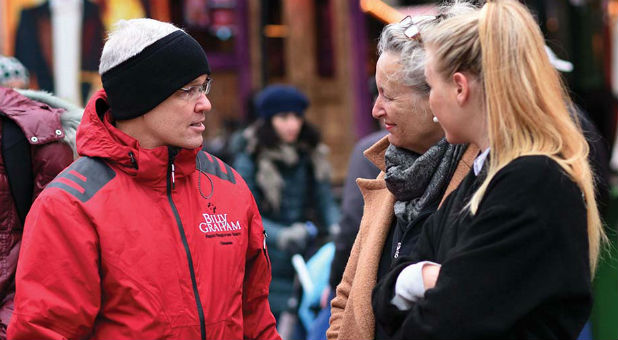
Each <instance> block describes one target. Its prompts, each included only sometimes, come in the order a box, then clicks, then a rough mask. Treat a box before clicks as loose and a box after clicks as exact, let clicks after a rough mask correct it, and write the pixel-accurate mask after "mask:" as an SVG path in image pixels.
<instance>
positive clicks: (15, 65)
mask: <svg viewBox="0 0 618 340" xmlns="http://www.w3.org/2000/svg"><path fill="white" fill-rule="evenodd" d="M13 80H18V81H22V82H23V83H24V87H28V83H29V82H30V77H29V75H28V70H26V68H25V67H24V65H22V63H20V62H19V60H17V59H15V58H13V57H6V56H3V55H0V86H7V87H8V86H10V85H11V84H9V82H11V81H13Z"/></svg>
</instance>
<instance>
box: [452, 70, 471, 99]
mask: <svg viewBox="0 0 618 340" xmlns="http://www.w3.org/2000/svg"><path fill="white" fill-rule="evenodd" d="M453 84H454V85H455V91H456V92H457V93H456V99H457V104H459V105H460V106H461V105H464V104H465V103H466V101H467V100H468V98H469V97H470V84H469V79H468V77H466V75H465V74H463V73H461V72H455V73H454V74H453Z"/></svg>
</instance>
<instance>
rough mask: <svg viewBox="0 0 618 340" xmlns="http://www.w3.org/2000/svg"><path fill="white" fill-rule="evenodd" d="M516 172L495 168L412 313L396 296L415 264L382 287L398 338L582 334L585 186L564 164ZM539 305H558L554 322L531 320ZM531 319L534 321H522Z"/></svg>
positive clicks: (381, 316)
mask: <svg viewBox="0 0 618 340" xmlns="http://www.w3.org/2000/svg"><path fill="white" fill-rule="evenodd" d="M514 162H515V161H514ZM556 167H557V165H556ZM512 170H513V169H512V168H511V169H510V170H507V167H505V168H504V169H502V170H501V171H500V172H498V174H496V176H495V177H494V179H492V182H491V184H490V185H489V187H488V189H487V192H486V194H485V197H484V199H483V201H482V203H481V206H480V207H479V210H478V212H477V214H476V215H475V216H474V217H470V216H465V217H462V218H463V219H465V222H463V223H470V224H469V225H468V226H466V228H465V229H463V230H462V231H460V232H463V233H464V235H462V236H461V237H459V240H460V241H459V242H458V243H457V245H456V246H455V247H453V248H451V249H450V250H449V251H448V253H447V255H446V257H445V258H444V259H443V263H442V268H441V271H440V274H439V277H438V280H437V282H436V286H435V287H434V288H432V289H429V290H427V291H426V292H425V296H424V298H422V299H420V300H419V301H417V302H415V303H412V307H411V309H409V310H407V311H400V310H398V309H397V308H396V307H395V306H393V305H392V304H391V303H390V301H391V300H392V298H393V296H394V294H393V291H394V285H395V282H396V280H397V276H398V274H399V272H401V270H403V269H404V268H405V267H406V266H407V265H408V264H411V263H402V264H399V265H398V266H397V267H395V268H394V269H393V270H392V271H391V272H390V273H389V274H388V275H387V277H386V278H385V279H384V280H382V281H381V282H380V283H379V284H378V285H377V286H376V288H374V290H373V296H372V304H373V308H374V312H375V315H376V320H377V322H379V323H380V324H381V325H382V326H383V327H384V328H385V330H386V331H387V332H388V333H389V334H390V335H391V336H392V338H393V339H416V338H432V339H433V338H442V339H455V338H461V339H475V338H488V337H489V338H502V337H508V338H526V337H534V338H571V337H572V338H575V337H576V336H577V333H578V332H579V330H580V329H581V327H583V323H584V322H585V320H586V318H587V315H588V313H589V312H590V308H589V307H590V306H591V301H590V268H589V265H588V246H587V243H588V241H587V234H586V229H587V228H586V210H585V207H584V204H583V202H582V199H581V193H580V191H579V189H578V188H577V186H576V185H575V184H574V183H573V182H572V181H570V179H568V178H567V177H566V176H565V175H564V174H561V173H559V170H557V169H556V168H552V169H548V168H547V167H545V168H541V169H540V170H539V171H535V172H529V171H518V170H515V171H512ZM446 213H448V212H445V214H446ZM451 213H452V212H451ZM445 233H446V231H445ZM439 243H440V242H439V240H438V242H437V244H438V246H439ZM446 246H449V245H446ZM416 260H424V259H416ZM548 304H549V307H548V306H547V305H548ZM551 304H553V305H551ZM557 306H562V307H558V308H556V307H557ZM574 306H575V307H574ZM540 307H543V308H545V309H546V310H547V309H548V308H553V309H552V313H551V315H547V319H546V320H541V321H534V320H527V319H526V318H528V319H529V318H530V317H529V316H528V315H530V314H531V313H534V311H535V310H536V309H537V308H540ZM537 316H538V315H537ZM526 322H527V323H528V324H530V323H532V324H535V325H536V326H535V327H536V328H534V327H533V328H532V329H528V330H522V329H519V328H518V324H520V323H526ZM548 323H551V325H550V324H548ZM556 330H557V332H558V333H556V334H554V333H552V332H554V331H556ZM521 331H524V332H525V331H530V332H532V333H533V334H529V333H525V334H519V333H517V332H521ZM562 331H565V332H564V333H560V332H562Z"/></svg>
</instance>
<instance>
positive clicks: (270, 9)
mask: <svg viewBox="0 0 618 340" xmlns="http://www.w3.org/2000/svg"><path fill="white" fill-rule="evenodd" d="M67 1H68V2H76V1H77V2H83V1H87V2H92V3H95V4H96V5H98V7H99V9H100V12H101V17H102V18H101V20H102V22H103V24H104V26H105V28H109V27H110V25H111V24H112V23H113V22H114V21H116V20H117V19H120V18H133V17H143V16H147V17H152V18H155V19H159V20H165V21H171V22H173V23H175V24H177V25H178V26H180V27H182V28H184V29H185V30H187V31H188V32H189V33H190V34H191V35H193V36H194V37H195V38H196V39H197V40H198V41H199V42H200V43H201V44H202V45H203V46H204V48H205V50H206V52H207V54H208V57H209V61H210V63H211V66H212V69H213V78H214V79H215V82H214V84H213V85H214V86H213V90H212V93H211V96H210V97H211V100H212V102H213V107H214V109H213V113H212V114H209V115H207V123H208V128H207V130H206V131H207V132H206V137H207V139H211V138H217V137H218V136H221V135H225V133H226V131H225V129H226V128H228V127H229V126H237V125H239V124H243V123H247V122H248V121H250V120H251V119H252V118H253V117H252V110H251V104H250V102H251V96H252V94H253V93H255V92H257V91H259V90H260V89H262V88H263V87H264V86H266V85H268V84H272V83H287V84H291V85H295V86H297V87H299V88H300V89H301V90H302V91H303V92H305V93H307V94H308V96H309V98H310V99H311V106H310V108H309V110H308V112H307V118H308V119H309V120H310V121H311V122H313V123H315V124H317V125H318V126H319V127H320V128H321V130H322V133H323V136H324V140H325V142H326V143H327V144H328V145H329V146H330V147H331V153H332V155H331V161H332V163H333V164H334V166H335V178H334V179H335V181H338V182H341V181H342V180H343V177H344V176H345V169H346V165H347V160H348V154H349V152H350V151H351V148H352V146H353V144H354V142H355V141H356V140H358V139H359V138H360V137H362V136H364V135H366V134H368V133H369V132H372V131H374V130H375V129H376V127H377V125H376V124H375V122H374V121H373V118H372V117H371V104H372V103H371V95H370V90H369V80H370V79H371V77H373V74H374V71H375V62H376V59H377V56H376V46H375V45H376V42H377V38H378V36H379V33H380V31H381V29H382V27H383V24H382V23H381V22H379V21H378V20H376V19H373V18H372V17H371V16H369V15H366V14H364V13H363V12H362V11H361V6H360V3H361V1H360V0H358V1H356V0H354V1H353V0H0V47H1V52H2V53H3V54H5V55H14V52H15V46H16V41H15V36H16V31H17V28H18V26H19V22H20V13H22V12H21V11H22V10H23V9H24V8H29V7H33V6H41V5H43V6H45V5H46V4H49V3H57V2H67ZM385 2H386V3H388V4H389V5H391V6H394V7H396V8H399V9H402V10H407V9H409V8H412V7H414V6H418V5H423V4H432V3H437V2H436V1H415V0H399V1H394V0H391V1H385ZM524 2H525V3H526V4H527V5H528V6H529V7H530V8H531V9H533V11H534V12H535V13H536V15H537V17H538V19H539V23H540V25H541V27H542V29H543V31H544V33H545V34H546V36H547V38H548V44H549V45H550V46H551V47H552V49H553V50H554V51H555V52H556V54H557V55H558V57H560V58H562V59H566V60H569V61H571V62H572V63H573V64H574V70H573V72H571V73H569V74H565V77H566V80H567V82H568V85H569V88H570V89H571V91H572V93H573V97H574V99H575V101H576V102H577V103H578V104H579V105H580V106H582V107H583V108H584V109H585V110H586V111H587V112H588V113H589V114H590V115H591V117H592V120H593V121H594V122H595V123H596V124H597V126H598V127H599V130H600V131H601V132H602V134H603V136H604V137H606V138H607V140H608V142H611V141H613V139H614V136H615V130H616V129H615V126H616V105H615V98H616V96H615V93H616V92H618V91H613V92H612V86H613V88H618V86H617V85H615V84H613V83H615V82H618V80H615V79H618V76H616V77H614V76H613V73H612V67H611V66H612V63H613V62H614V59H616V58H615V57H614V56H613V55H612V53H611V49H612V46H613V43H612V36H613V35H612V34H614V35H616V34H617V33H616V32H615V31H618V30H615V29H613V27H614V26H615V23H616V21H617V20H616V18H617V17H618V0H569V1H551V0H527V1H524ZM613 72H614V73H616V71H615V70H614V71H613ZM79 76H80V78H81V79H80V80H81V81H88V82H90V83H92V85H93V86H92V88H93V89H94V88H97V87H98V86H100V83H98V77H97V76H96V73H95V74H93V73H92V72H83V71H82V72H81V73H80V75H79ZM34 83H35V84H36V81H35V82H34ZM78 104H82V103H78Z"/></svg>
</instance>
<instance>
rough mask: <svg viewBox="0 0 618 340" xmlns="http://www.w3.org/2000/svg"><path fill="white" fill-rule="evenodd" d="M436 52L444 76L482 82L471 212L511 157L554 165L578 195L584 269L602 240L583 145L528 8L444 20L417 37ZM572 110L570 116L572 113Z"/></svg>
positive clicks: (503, 3) (506, 5) (487, 9)
mask: <svg viewBox="0 0 618 340" xmlns="http://www.w3.org/2000/svg"><path fill="white" fill-rule="evenodd" d="M423 40H424V42H425V43H426V44H427V45H430V46H431V47H435V56H436V66H437V67H436V69H437V72H438V73H439V74H440V75H441V76H443V77H450V76H452V75H453V74H454V73H455V72H462V71H467V72H470V73H472V74H474V75H475V76H477V77H478V78H479V80H480V81H482V84H483V88H484V99H485V110H486V113H487V127H488V135H489V145H490V148H491V151H492V152H491V157H490V160H489V169H488V173H487V177H486V179H485V180H484V182H483V183H482V184H481V186H480V187H479V189H478V190H477V191H476V192H475V193H474V195H473V196H472V199H471V201H470V205H469V206H470V211H471V213H472V214H475V213H476V212H477V210H478V207H479V204H480V202H481V200H482V199H483V195H484V194H485V191H486V190H487V186H488V185H489V182H490V181H491V180H492V178H493V177H494V176H495V175H496V173H497V172H498V171H499V170H500V169H502V168H503V167H504V166H506V165H507V164H508V163H510V162H511V161H512V160H514V159H515V158H518V157H520V156H524V155H545V156H547V157H550V158H551V159H553V160H554V161H556V162H557V163H558V164H559V165H560V166H561V167H562V168H563V169H564V171H565V172H566V173H567V174H568V175H569V176H570V177H571V179H572V180H573V181H574V182H575V183H577V185H578V186H579V188H580V190H581V191H582V192H583V194H584V199H585V202H586V209H587V220H588V244H589V258H590V269H591V271H592V273H594V270H595V268H596V263H597V258H598V255H599V249H600V243H601V239H605V234H604V232H603V228H602V224H601V220H600V217H599V211H598V209H597V204H596V201H595V196H594V183H593V182H594V181H593V175H592V171H591V169H590V165H589V163H588V159H587V156H588V151H589V147H588V143H587V142H586V139H585V138H584V135H583V133H582V131H581V128H580V126H579V122H578V120H577V117H574V116H575V115H573V116H571V114H570V113H569V109H570V108H571V109H572V103H571V100H570V98H569V96H568V94H567V91H566V89H565V86H564V84H563V83H562V80H561V78H560V75H559V74H558V72H557V71H556V70H555V69H554V68H553V67H552V65H551V63H550V62H549V58H548V57H547V54H546V52H545V49H544V47H545V42H544V39H543V35H542V34H541V31H540V29H539V27H538V25H537V24H536V22H535V21H534V19H533V17H532V15H531V14H530V12H529V11H528V10H527V9H526V7H525V6H524V5H522V4H520V3H519V2H517V1H513V0H497V1H489V2H487V3H486V4H485V5H484V6H483V8H482V9H481V10H480V11H477V12H475V13H474V14H471V15H465V16H458V17H453V18H450V19H447V20H445V21H443V22H442V23H440V24H438V25H437V26H436V27H434V28H433V29H432V30H431V31H427V32H423ZM573 112H574V111H573Z"/></svg>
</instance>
